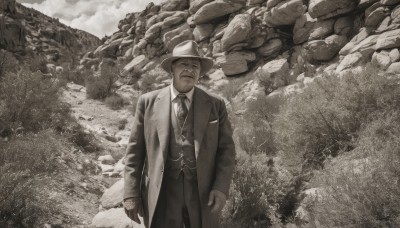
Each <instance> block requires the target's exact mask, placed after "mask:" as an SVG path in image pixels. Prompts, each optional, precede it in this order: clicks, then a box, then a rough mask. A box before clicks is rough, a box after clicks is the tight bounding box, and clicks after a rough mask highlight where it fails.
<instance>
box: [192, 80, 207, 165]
mask: <svg viewBox="0 0 400 228" xmlns="http://www.w3.org/2000/svg"><path fill="white" fill-rule="evenodd" d="M193 111H194V126H193V127H194V151H195V154H196V159H197V156H198V155H199V151H200V146H201V142H202V141H203V137H204V134H205V131H206V129H207V125H208V119H209V116H210V112H211V103H210V100H209V97H208V94H206V93H205V92H203V91H202V90H201V89H198V88H197V87H195V89H194V94H193Z"/></svg>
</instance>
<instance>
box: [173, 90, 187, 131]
mask: <svg viewBox="0 0 400 228" xmlns="http://www.w3.org/2000/svg"><path fill="white" fill-rule="evenodd" d="M177 97H178V108H177V110H176V115H177V117H178V122H179V125H180V126H181V127H183V125H184V123H185V119H186V116H187V114H188V112H189V110H188V108H187V107H186V104H185V99H186V95H185V94H182V93H180V94H178V96H177Z"/></svg>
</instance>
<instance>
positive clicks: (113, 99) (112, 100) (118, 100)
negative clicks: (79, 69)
mask: <svg viewBox="0 0 400 228" xmlns="http://www.w3.org/2000/svg"><path fill="white" fill-rule="evenodd" d="M105 103H106V105H107V106H108V107H110V108H111V109H113V110H118V109H121V108H122V107H123V106H124V99H123V98H122V97H121V96H119V95H117V94H113V95H111V96H109V97H107V98H106V100H105Z"/></svg>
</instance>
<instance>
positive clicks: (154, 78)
mask: <svg viewBox="0 0 400 228" xmlns="http://www.w3.org/2000/svg"><path fill="white" fill-rule="evenodd" d="M170 77H171V76H170V75H169V74H168V73H167V72H165V70H163V69H161V68H160V67H156V68H154V69H152V70H150V71H148V72H146V73H144V74H143V75H142V78H141V79H140V80H139V81H138V87H139V90H140V91H142V93H147V92H151V91H153V90H156V89H160V88H161V87H164V84H163V83H161V82H162V81H163V80H166V79H169V78H170Z"/></svg>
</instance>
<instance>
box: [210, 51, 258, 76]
mask: <svg viewBox="0 0 400 228" xmlns="http://www.w3.org/2000/svg"><path fill="white" fill-rule="evenodd" d="M255 59H256V55H255V54H254V53H253V52H232V53H229V54H227V55H224V56H222V57H220V58H217V65H218V66H220V67H221V69H222V71H223V72H224V74H225V75H226V76H231V75H237V74H241V73H244V72H247V71H248V70H249V68H248V66H247V63H248V62H251V61H254V60H255Z"/></svg>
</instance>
